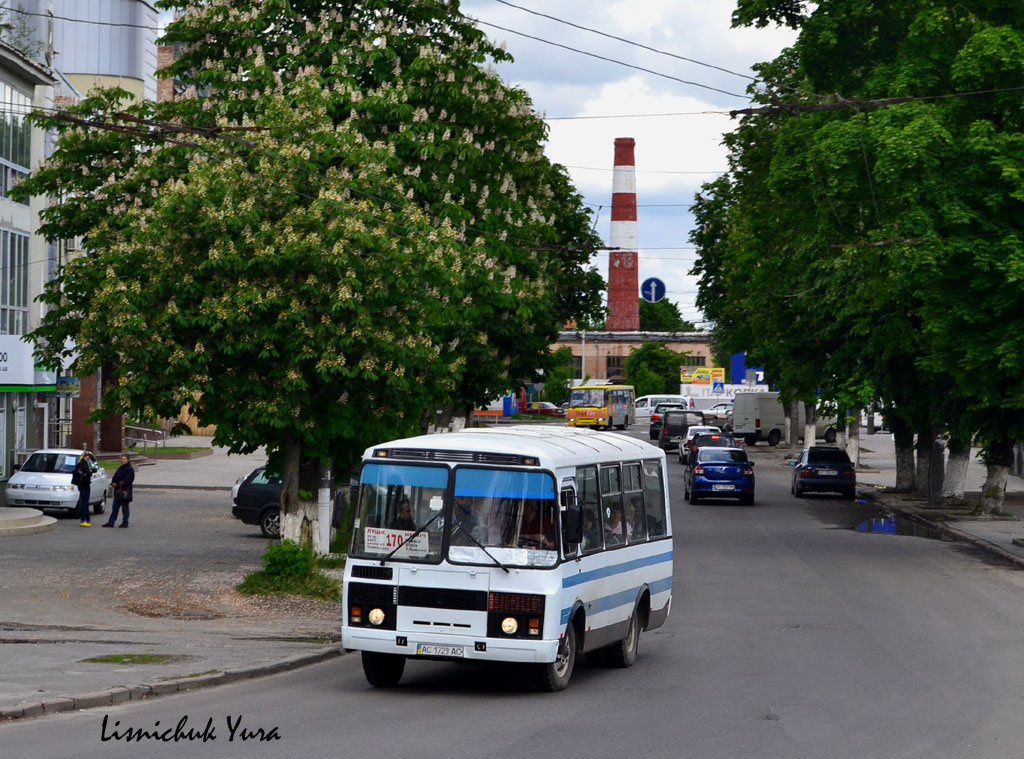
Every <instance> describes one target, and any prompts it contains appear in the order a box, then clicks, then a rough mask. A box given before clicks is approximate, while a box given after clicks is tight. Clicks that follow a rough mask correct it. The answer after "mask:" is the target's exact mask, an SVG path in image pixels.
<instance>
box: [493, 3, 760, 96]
mask: <svg viewBox="0 0 1024 759" xmlns="http://www.w3.org/2000/svg"><path fill="white" fill-rule="evenodd" d="M495 2H498V3H501V4H502V5H507V6H508V7H509V8H516V9H517V10H521V11H525V12H526V13H530V14H533V15H534V16H540V17H541V18H546V19H550V20H551V21H556V22H558V23H559V24H565V25H566V26H571V27H573V28H574V29H580V30H581V31H584V32H590V33H591V34H598V35H600V36H602V37H607V38H608V39H611V40H617V41H618V42H625V43H626V44H627V45H633V46H634V47H639V48H643V49H644V50H650V51H651V52H652V53H657V54H658V55H666V56H668V57H670V58H677V59H678V60H680V61H686V62H687V63H694V64H696V65H698V66H704V67H706V68H709V69H715V70H716V71H722V72H724V73H726V74H731V75H732V76H738V77H740V78H742V79H749V80H750V81H752V82H754V81H757V78H756V77H753V76H750V75H749V74H741V73H739V72H737V71H731V70H729V69H727V68H722V67H721V66H716V65H714V64H713V63H705V62H704V61H698V60H697V59H696V58H687V57H686V56H684V55H677V54H676V53H670V52H668V51H665V50H659V49H658V48H656V47H651V46H650V45H644V44H643V43H640V42H636V41H634V40H630V39H626V38H625V37H618V36H616V35H614V34H608V33H607V32H602V31H600V30H598V29H591V28H590V27H589V26H582V25H580V24H574V23H573V22H572V21H566V20H565V19H561V18H556V17H555V16H549V15H548V14H547V13H541V12H539V11H534V10H530V9H529V8H524V7H523V6H521V5H515V4H514V3H510V2H507V0H495Z"/></svg>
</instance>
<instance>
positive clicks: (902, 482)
mask: <svg viewBox="0 0 1024 759" xmlns="http://www.w3.org/2000/svg"><path fill="white" fill-rule="evenodd" d="M914 487H915V478H914V447H913V446H908V447H906V448H899V447H897V448H896V490H897V491H898V492H900V493H912V492H914Z"/></svg>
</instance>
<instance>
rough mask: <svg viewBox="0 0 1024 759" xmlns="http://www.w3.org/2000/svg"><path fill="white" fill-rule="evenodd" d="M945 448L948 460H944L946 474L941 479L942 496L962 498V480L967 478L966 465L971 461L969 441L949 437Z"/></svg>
mask: <svg viewBox="0 0 1024 759" xmlns="http://www.w3.org/2000/svg"><path fill="white" fill-rule="evenodd" d="M946 448H947V450H948V451H949V460H948V461H947V462H946V476H945V477H944V478H943V480H942V497H943V498H954V499H957V500H962V499H963V497H964V482H965V481H966V480H967V465H968V464H970V462H971V443H970V441H964V440H956V439H950V441H949V444H948V445H947V446H946Z"/></svg>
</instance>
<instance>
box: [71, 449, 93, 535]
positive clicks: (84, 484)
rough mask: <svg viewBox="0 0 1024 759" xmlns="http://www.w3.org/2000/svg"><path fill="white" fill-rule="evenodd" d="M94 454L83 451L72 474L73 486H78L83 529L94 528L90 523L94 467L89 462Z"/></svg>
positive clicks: (79, 517)
mask: <svg viewBox="0 0 1024 759" xmlns="http://www.w3.org/2000/svg"><path fill="white" fill-rule="evenodd" d="M91 458H92V454H91V453H89V452H88V451H82V455H81V456H79V457H78V463H76V464H75V471H74V472H72V473H71V484H72V485H77V486H78V519H79V522H80V523H81V525H82V527H92V522H90V521H89V488H90V486H91V485H92V466H91V465H90V463H89V460H90V459H91Z"/></svg>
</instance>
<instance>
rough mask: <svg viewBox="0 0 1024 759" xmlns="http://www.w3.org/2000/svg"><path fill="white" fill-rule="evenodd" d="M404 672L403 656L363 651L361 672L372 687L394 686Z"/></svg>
mask: <svg viewBox="0 0 1024 759" xmlns="http://www.w3.org/2000/svg"><path fill="white" fill-rule="evenodd" d="M403 672H405V657H404V656H396V655H394V654H379V653H376V652H375V651H363V674H364V675H366V682H368V683H369V684H370V685H372V686H373V687H374V688H394V687H395V686H396V685H398V681H399V680H401V679H402V673H403Z"/></svg>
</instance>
